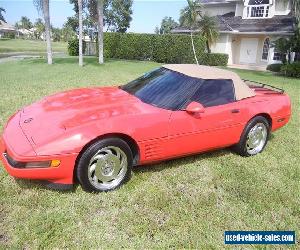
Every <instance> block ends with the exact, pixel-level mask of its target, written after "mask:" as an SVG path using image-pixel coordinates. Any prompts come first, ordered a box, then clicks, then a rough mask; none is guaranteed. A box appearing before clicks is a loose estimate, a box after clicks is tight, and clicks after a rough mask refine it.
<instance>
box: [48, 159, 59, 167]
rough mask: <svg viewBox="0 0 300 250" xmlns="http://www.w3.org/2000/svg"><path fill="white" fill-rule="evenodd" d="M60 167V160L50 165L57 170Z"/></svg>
mask: <svg viewBox="0 0 300 250" xmlns="http://www.w3.org/2000/svg"><path fill="white" fill-rule="evenodd" d="M59 165H60V160H52V161H51V164H50V167H51V168H57V167H59Z"/></svg>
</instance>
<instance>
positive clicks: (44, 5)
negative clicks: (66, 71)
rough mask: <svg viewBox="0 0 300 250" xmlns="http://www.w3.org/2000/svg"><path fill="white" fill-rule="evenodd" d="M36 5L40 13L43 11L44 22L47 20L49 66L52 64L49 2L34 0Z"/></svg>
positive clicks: (47, 0) (46, 0)
mask: <svg viewBox="0 0 300 250" xmlns="http://www.w3.org/2000/svg"><path fill="white" fill-rule="evenodd" d="M34 4H35V6H36V7H37V9H38V10H39V11H40V10H42V11H43V16H44V20H45V35H46V43H47V61H48V64H52V47H51V25H50V13H49V0H34Z"/></svg>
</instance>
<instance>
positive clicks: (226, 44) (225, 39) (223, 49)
mask: <svg viewBox="0 0 300 250" xmlns="http://www.w3.org/2000/svg"><path fill="white" fill-rule="evenodd" d="M211 52H213V53H225V54H228V64H232V63H233V62H232V46H231V35H229V34H220V36H219V39H218V41H217V43H215V44H214V45H212V46H211Z"/></svg>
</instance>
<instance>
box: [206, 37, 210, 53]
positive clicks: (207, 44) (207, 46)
mask: <svg viewBox="0 0 300 250" xmlns="http://www.w3.org/2000/svg"><path fill="white" fill-rule="evenodd" d="M206 48H207V53H211V50H210V47H209V42H208V40H206Z"/></svg>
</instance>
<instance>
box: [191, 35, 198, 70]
mask: <svg viewBox="0 0 300 250" xmlns="http://www.w3.org/2000/svg"><path fill="white" fill-rule="evenodd" d="M191 41H192V47H193V53H194V57H195V61H196V63H197V65H199V62H198V59H197V55H196V51H195V46H194V39H193V32H191Z"/></svg>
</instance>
